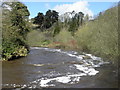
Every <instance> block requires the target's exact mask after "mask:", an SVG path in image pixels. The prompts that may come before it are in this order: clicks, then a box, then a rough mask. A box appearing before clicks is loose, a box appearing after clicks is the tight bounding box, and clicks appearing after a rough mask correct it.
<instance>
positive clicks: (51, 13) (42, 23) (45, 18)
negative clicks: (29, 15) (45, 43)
mask: <svg viewBox="0 0 120 90" xmlns="http://www.w3.org/2000/svg"><path fill="white" fill-rule="evenodd" d="M57 21H58V12H56V11H55V10H48V11H47V12H46V15H43V13H40V12H39V13H38V15H37V16H36V17H35V18H34V19H33V23H34V24H38V25H39V26H38V27H37V28H40V29H42V30H43V29H47V28H50V27H51V26H52V25H53V24H54V23H55V22H57Z"/></svg>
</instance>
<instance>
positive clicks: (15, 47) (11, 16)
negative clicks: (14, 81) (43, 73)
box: [1, 1, 30, 60]
mask: <svg viewBox="0 0 120 90" xmlns="http://www.w3.org/2000/svg"><path fill="white" fill-rule="evenodd" d="M1 7H2V11H3V15H2V24H3V26H2V32H3V37H2V57H3V60H10V59H13V58H17V57H20V56H26V55H27V53H28V45H27V43H26V35H27V33H28V32H29V25H28V24H27V23H28V16H29V15H30V14H29V11H28V10H27V7H26V6H25V5H24V4H22V3H20V2H18V1H17V2H11V3H9V2H4V3H2V5H1Z"/></svg>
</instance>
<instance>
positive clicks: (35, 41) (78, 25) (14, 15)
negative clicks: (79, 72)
mask: <svg viewBox="0 0 120 90" xmlns="http://www.w3.org/2000/svg"><path fill="white" fill-rule="evenodd" d="M1 7H2V10H3V15H2V23H3V27H2V30H3V38H2V41H3V43H2V46H0V47H2V48H0V49H2V57H3V59H4V60H10V59H13V58H17V57H20V56H26V55H27V53H28V51H29V47H28V45H29V46H40V47H50V48H62V49H73V50H80V51H83V52H88V53H93V54H95V55H98V56H100V57H103V58H107V59H110V60H113V62H116V61H115V60H117V57H118V6H115V7H113V8H110V9H108V10H106V11H104V12H101V13H100V14H99V15H98V16H97V17H96V18H95V19H94V20H89V16H88V15H86V16H84V14H83V13H82V12H79V13H75V12H74V11H73V12H71V13H66V14H71V15H73V14H74V15H73V17H72V18H69V17H67V18H64V20H61V19H59V17H60V16H59V15H58V12H57V11H54V10H48V11H47V12H46V14H45V15H44V14H43V13H41V12H39V13H38V15H37V16H36V17H35V18H32V19H31V20H30V21H31V23H30V22H28V21H29V19H28V16H29V15H30V13H29V11H28V9H27V7H26V6H25V5H24V4H22V3H21V2H12V3H7V2H4V3H2V5H1ZM8 7H9V8H8ZM66 14H65V15H66ZM30 26H32V27H30ZM28 32H29V33H28ZM26 36H27V38H26Z"/></svg>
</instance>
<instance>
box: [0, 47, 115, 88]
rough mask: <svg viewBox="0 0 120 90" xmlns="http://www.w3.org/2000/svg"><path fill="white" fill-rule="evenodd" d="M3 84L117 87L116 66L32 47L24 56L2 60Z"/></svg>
mask: <svg viewBox="0 0 120 90" xmlns="http://www.w3.org/2000/svg"><path fill="white" fill-rule="evenodd" d="M2 86H3V87H16V88H25V87H28V88H41V87H54V88H55V87H57V88H58V87H59V88H63V87H64V88H70V87H72V88H91V87H92V88H94V87H109V88H110V87H117V72H116V69H115V68H114V67H113V66H112V65H111V64H110V63H109V62H104V61H103V60H102V59H101V58H100V57H96V56H93V55H91V54H86V53H82V54H79V53H78V52H75V51H62V50H60V49H50V48H39V47H32V48H31V51H30V53H29V55H28V56H27V57H23V58H20V59H18V60H14V61H9V62H3V85H2Z"/></svg>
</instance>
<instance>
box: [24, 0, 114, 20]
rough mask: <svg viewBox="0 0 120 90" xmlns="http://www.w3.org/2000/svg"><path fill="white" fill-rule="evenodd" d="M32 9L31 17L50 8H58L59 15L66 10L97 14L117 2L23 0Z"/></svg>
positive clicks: (90, 14) (91, 14)
mask: <svg viewBox="0 0 120 90" xmlns="http://www.w3.org/2000/svg"><path fill="white" fill-rule="evenodd" d="M23 3H24V4H25V5H26V6H27V7H28V9H29V11H30V18H33V17H35V16H37V13H38V12H42V13H44V14H45V12H46V11H47V10H48V9H51V10H56V11H57V12H59V15H61V14H63V13H65V12H72V11H73V10H74V11H75V12H80V11H81V12H83V13H84V14H89V16H95V15H97V14H98V13H99V12H102V11H104V10H106V9H108V8H110V7H112V6H114V4H115V2H88V1H77V2H23Z"/></svg>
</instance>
